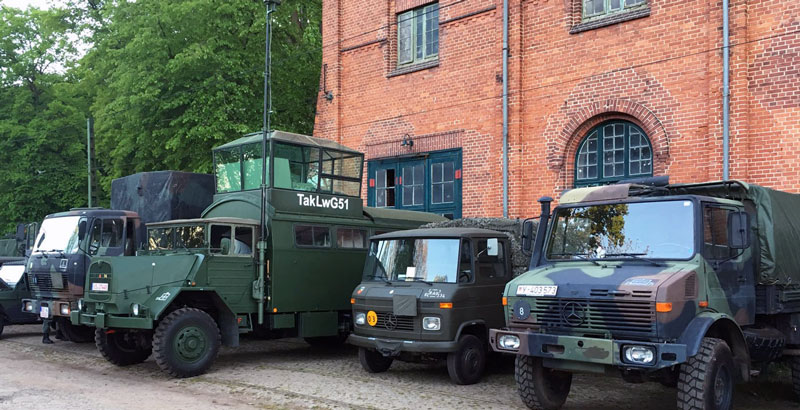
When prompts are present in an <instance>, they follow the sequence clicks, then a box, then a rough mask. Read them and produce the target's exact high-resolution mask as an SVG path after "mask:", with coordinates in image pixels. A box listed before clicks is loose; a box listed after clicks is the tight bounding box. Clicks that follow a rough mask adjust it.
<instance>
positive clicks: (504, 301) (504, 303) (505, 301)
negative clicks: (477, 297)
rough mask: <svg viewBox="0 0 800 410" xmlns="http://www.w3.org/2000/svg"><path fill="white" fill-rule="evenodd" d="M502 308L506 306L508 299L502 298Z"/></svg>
mask: <svg viewBox="0 0 800 410" xmlns="http://www.w3.org/2000/svg"><path fill="white" fill-rule="evenodd" d="M503 306H508V298H507V297H505V296H503Z"/></svg>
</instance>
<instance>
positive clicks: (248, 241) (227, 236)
mask: <svg viewBox="0 0 800 410" xmlns="http://www.w3.org/2000/svg"><path fill="white" fill-rule="evenodd" d="M210 243H211V253H213V254H217V255H229V256H249V255H252V254H253V228H252V227H249V226H246V227H245V226H236V227H233V226H230V225H211V241H210Z"/></svg>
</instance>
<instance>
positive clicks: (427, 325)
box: [422, 317, 442, 330]
mask: <svg viewBox="0 0 800 410" xmlns="http://www.w3.org/2000/svg"><path fill="white" fill-rule="evenodd" d="M422 328H423V329H425V330H439V329H441V328H442V320H441V319H439V318H438V317H424V318H422Z"/></svg>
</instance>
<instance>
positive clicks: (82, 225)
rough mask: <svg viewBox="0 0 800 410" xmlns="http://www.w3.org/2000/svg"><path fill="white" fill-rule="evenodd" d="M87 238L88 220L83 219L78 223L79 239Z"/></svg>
mask: <svg viewBox="0 0 800 410" xmlns="http://www.w3.org/2000/svg"><path fill="white" fill-rule="evenodd" d="M84 238H86V220H85V219H84V220H82V221H80V222H79V223H78V240H81V241H82V240H83V239H84Z"/></svg>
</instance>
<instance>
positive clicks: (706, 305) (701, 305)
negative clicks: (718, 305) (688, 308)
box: [697, 300, 708, 308]
mask: <svg viewBox="0 0 800 410" xmlns="http://www.w3.org/2000/svg"><path fill="white" fill-rule="evenodd" d="M697 305H698V306H700V307H702V308H704V307H708V301H707V300H704V301H701V302H700V303H698V304H697Z"/></svg>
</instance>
